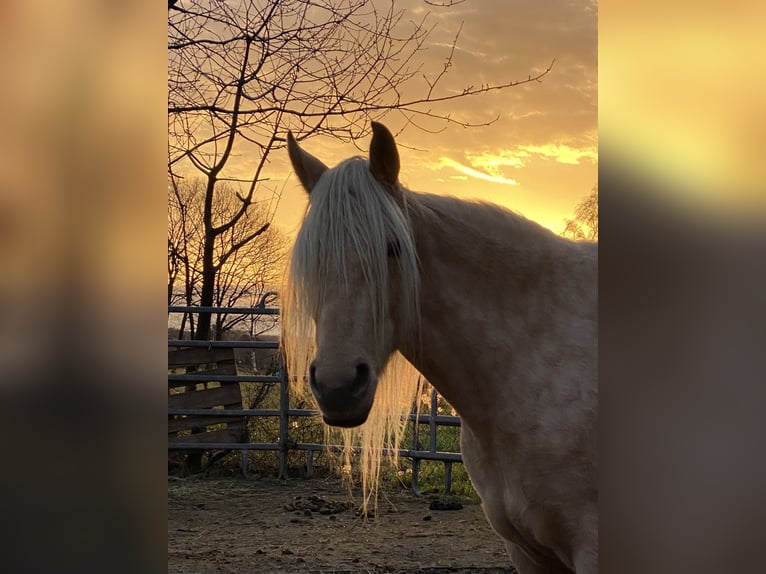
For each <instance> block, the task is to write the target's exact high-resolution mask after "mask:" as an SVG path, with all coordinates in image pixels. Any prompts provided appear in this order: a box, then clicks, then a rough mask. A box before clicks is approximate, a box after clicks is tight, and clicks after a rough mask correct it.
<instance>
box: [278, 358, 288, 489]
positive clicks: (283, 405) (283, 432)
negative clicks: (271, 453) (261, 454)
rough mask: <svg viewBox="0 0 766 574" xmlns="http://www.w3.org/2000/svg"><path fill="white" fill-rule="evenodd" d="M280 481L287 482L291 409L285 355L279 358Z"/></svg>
mask: <svg viewBox="0 0 766 574" xmlns="http://www.w3.org/2000/svg"><path fill="white" fill-rule="evenodd" d="M279 374H280V379H279V480H287V449H288V448H289V440H290V439H289V437H288V417H287V410H288V409H289V408H290V380H289V378H288V376H287V366H286V364H285V358H284V355H283V354H281V353H280V356H279Z"/></svg>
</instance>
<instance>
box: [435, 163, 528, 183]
mask: <svg viewBox="0 0 766 574" xmlns="http://www.w3.org/2000/svg"><path fill="white" fill-rule="evenodd" d="M439 166H440V167H450V168H452V169H454V170H457V171H459V172H460V173H462V174H465V175H466V176H470V177H474V178H476V179H483V180H484V181H491V182H492V183H501V184H504V185H519V182H518V181H516V180H515V179H510V178H507V177H505V176H503V175H491V174H488V173H484V172H483V171H479V170H477V169H474V168H472V167H468V166H467V165H463V164H462V163H460V162H458V161H455V160H454V159H451V158H448V157H442V158H441V160H440V161H439ZM458 177H459V176H458Z"/></svg>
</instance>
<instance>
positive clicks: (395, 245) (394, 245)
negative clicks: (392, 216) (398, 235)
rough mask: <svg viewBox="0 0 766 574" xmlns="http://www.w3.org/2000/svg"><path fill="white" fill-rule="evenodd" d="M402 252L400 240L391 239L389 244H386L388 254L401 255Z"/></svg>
mask: <svg viewBox="0 0 766 574" xmlns="http://www.w3.org/2000/svg"><path fill="white" fill-rule="evenodd" d="M401 252H402V248H401V247H400V246H399V242H398V241H389V242H388V245H387V246H386V254H387V255H388V256H389V257H395V258H397V257H399V255H400V254H401Z"/></svg>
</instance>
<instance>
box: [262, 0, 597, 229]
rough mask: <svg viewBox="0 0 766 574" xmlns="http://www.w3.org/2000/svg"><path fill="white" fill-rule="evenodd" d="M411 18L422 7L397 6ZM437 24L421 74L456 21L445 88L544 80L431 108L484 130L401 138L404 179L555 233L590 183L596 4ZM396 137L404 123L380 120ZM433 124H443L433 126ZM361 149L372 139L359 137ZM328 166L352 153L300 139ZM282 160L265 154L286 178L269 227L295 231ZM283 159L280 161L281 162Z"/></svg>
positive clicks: (501, 11) (518, 5) (301, 200)
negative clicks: (489, 205)
mask: <svg viewBox="0 0 766 574" xmlns="http://www.w3.org/2000/svg"><path fill="white" fill-rule="evenodd" d="M407 4H409V5H410V6H411V7H413V8H412V9H413V12H414V13H415V15H420V14H421V13H422V12H424V11H425V10H426V8H427V6H426V5H425V4H424V3H423V2H422V1H421V0H411V1H409V2H405V3H403V4H402V5H407ZM431 17H432V19H433V21H434V22H435V23H436V24H437V27H436V29H435V30H434V31H433V33H432V35H431V37H430V44H431V45H430V46H429V48H428V50H427V51H426V52H425V56H424V71H433V72H434V73H435V72H438V70H439V69H440V68H441V66H442V62H443V61H444V58H445V57H446V55H447V54H448V50H449V44H450V43H451V41H452V39H453V38H454V36H455V33H456V31H457V29H458V27H459V26H460V23H461V22H462V23H463V28H462V32H461V36H460V39H459V41H458V49H457V50H456V53H455V56H454V59H453V67H452V68H451V70H450V72H449V75H448V76H447V78H446V80H447V81H446V82H445V83H444V85H443V86H442V90H443V92H442V93H449V91H450V90H460V89H462V88H464V87H466V86H471V85H474V86H475V85H480V84H482V83H487V82H489V83H503V82H508V81H510V80H515V79H524V78H526V77H527V76H528V75H529V74H535V73H536V72H539V71H541V70H542V69H544V68H545V67H547V66H548V65H549V64H550V62H551V61H552V60H553V59H554V58H555V60H556V63H555V64H554V67H553V70H552V71H551V72H550V74H548V76H547V77H545V78H544V80H543V81H542V82H541V83H532V84H527V85H524V86H520V87H515V88H510V89H507V90H504V91H501V92H499V93H490V94H486V95H481V96H477V97H472V98H466V99H463V100H458V101H453V102H450V103H448V104H447V105H442V106H441V107H435V108H434V110H435V111H438V112H440V113H448V114H450V115H452V116H453V117H456V118H459V119H461V120H466V121H471V122H476V123H481V122H486V121H489V120H491V119H493V118H494V117H496V116H498V115H499V116H500V119H499V120H498V121H497V122H495V123H494V124H492V125H491V126H489V127H476V128H470V129H464V128H462V127H458V126H447V127H446V129H445V130H444V131H443V132H441V133H438V134H429V133H425V132H423V131H420V130H418V129H415V128H413V127H408V128H407V129H406V130H405V131H404V132H403V133H401V134H400V135H399V136H398V138H397V141H398V143H399V146H400V149H399V151H400V154H401V163H402V169H401V176H400V179H401V181H402V183H403V184H404V185H405V186H406V187H408V188H409V189H412V190H416V191H423V192H429V193H439V194H451V195H456V196H459V197H466V198H469V197H470V198H481V199H485V200H488V201H492V202H496V203H500V204H502V205H505V206H507V207H509V208H511V209H513V210H515V211H517V212H519V213H522V214H523V215H525V216H526V217H528V218H530V219H534V220H536V221H538V222H539V223H541V224H543V225H546V226H547V227H549V228H551V229H553V230H554V231H556V232H559V231H561V229H562V228H563V222H562V221H563V219H564V218H565V217H571V215H572V213H573V211H574V207H575V205H576V204H577V202H578V201H579V200H580V199H581V198H582V197H583V196H584V195H586V194H588V192H589V191H590V190H591V188H592V187H593V185H594V184H595V183H596V182H597V180H598V165H597V163H598V141H597V138H598V132H597V130H598V116H597V103H598V96H597V78H598V73H597V9H596V4H595V2H593V3H590V2H567V1H552V2H538V1H536V0H523V1H517V2H492V3H491V9H490V8H489V7H488V4H487V3H486V2H477V1H475V0H468V1H467V2H464V3H462V4H458V5H456V6H454V7H452V8H450V9H443V8H442V9H438V10H437V9H432V14H431ZM382 121H383V123H385V124H386V125H387V126H388V127H389V128H390V129H391V130H392V131H393V132H394V133H397V132H398V131H399V130H401V128H402V127H403V126H404V123H405V122H404V120H403V118H402V117H401V116H400V115H399V114H397V113H395V112H394V113H390V114H389V115H388V116H386V117H385V118H384V119H383V120H382ZM428 127H429V128H439V127H441V124H439V123H438V122H433V123H432V124H430V125H429V126H428ZM358 144H359V145H360V146H361V147H362V149H364V150H365V153H366V149H367V146H368V145H369V140H367V141H361V142H358ZM303 146H304V147H305V149H307V150H308V151H310V152H311V153H312V154H314V155H316V156H318V157H319V158H320V159H322V160H323V161H324V162H325V163H326V164H328V165H334V164H335V163H337V162H338V161H341V160H343V159H345V158H347V157H349V156H352V155H356V154H358V153H359V152H358V150H357V149H355V147H354V146H352V145H348V144H340V143H338V142H335V141H327V140H324V139H322V138H321V137H316V138H311V139H308V140H305V141H304V142H303ZM286 155H287V154H286V153H285V152H284V151H282V152H277V153H276V154H274V157H273V158H272V170H273V175H272V177H274V178H275V180H277V181H284V178H285V177H289V178H290V179H289V180H288V181H287V183H286V185H285V188H284V192H283V196H282V201H281V204H280V205H279V208H278V210H277V212H276V217H275V223H276V224H277V225H279V226H280V227H282V228H284V229H285V231H288V232H291V231H292V230H294V229H295V228H296V227H297V225H299V223H300V220H301V217H302V215H303V212H304V209H305V205H306V197H305V194H304V193H303V191H302V190H301V188H300V186H299V184H298V182H297V180H296V179H295V177H294V176H293V175H289V176H288V174H287V173H286V171H287V170H288V169H289V168H288V166H287V162H286V157H284V156H286ZM279 156H282V157H279Z"/></svg>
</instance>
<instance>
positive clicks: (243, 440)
mask: <svg viewBox="0 0 766 574" xmlns="http://www.w3.org/2000/svg"><path fill="white" fill-rule="evenodd" d="M265 301H266V296H264V297H263V298H262V299H261V301H260V303H259V304H258V305H256V306H254V307H251V308H249V307H183V306H169V307H168V314H169V316H171V315H174V314H199V313H212V314H222V313H226V314H228V315H243V316H250V317H255V316H262V315H267V316H268V315H270V316H274V315H278V314H279V309H277V308H275V307H267V306H266V305H265ZM251 325H252V321H251ZM176 349H187V350H189V349H197V350H199V351H201V353H200V354H199V355H200V356H201V357H202V358H201V359H199V361H200V362H204V361H207V360H208V359H206V358H204V357H205V356H207V354H209V355H210V359H209V361H210V362H211V363H213V362H216V361H218V360H220V359H219V358H218V355H216V353H219V354H221V350H233V349H251V350H252V351H253V353H255V351H256V350H262V351H263V350H270V351H271V352H272V353H274V354H275V356H276V358H277V361H278V364H277V368H276V372H275V373H274V374H268V375H264V374H247V373H240V372H237V370H236V369H235V370H234V371H233V372H231V373H229V371H222V370H220V369H213V370H207V371H201V372H192V373H183V374H178V373H170V372H169V373H168V387H169V393H170V392H171V391H170V389H172V388H174V387H175V388H177V387H180V386H182V385H196V384H199V383H205V386H206V387H207V386H208V384H209V383H211V382H214V383H216V384H218V385H219V387H218V388H223V386H224V385H232V384H239V383H260V384H271V385H278V386H279V406H278V408H271V409H258V408H255V409H248V408H236V407H232V405H231V403H228V404H227V405H224V406H223V408H211V407H210V406H205V407H199V406H197V408H194V407H179V406H173V402H175V401H170V402H169V406H168V420H169V427H168V428H169V433H168V437H169V438H168V450H185V451H190V450H200V451H213V450H226V451H228V450H240V451H241V452H242V454H243V465H242V469H243V473H245V474H247V463H246V456H247V452H248V451H251V450H268V451H276V452H277V453H278V458H279V478H280V479H286V478H288V453H289V452H290V451H304V452H305V456H306V475H307V476H311V475H312V473H313V460H314V455H315V453H317V452H321V451H323V450H325V449H330V450H332V451H336V452H338V451H340V450H342V448H343V447H342V446H341V445H325V444H320V443H313V442H298V441H296V440H293V439H292V438H291V437H290V433H289V429H290V421H291V419H295V418H298V417H318V416H320V413H319V411H317V410H311V409H291V408H290V384H289V379H288V374H287V372H286V369H285V367H284V361H283V360H282V354H281V351H280V348H279V342H278V340H276V339H275V340H271V341H262V340H261V341H259V340H223V341H220V340H210V341H198V340H185V339H178V338H168V352H169V357H170V356H171V355H170V353H172V352H173V350H176ZM204 351H207V353H205V352H204ZM173 364H175V363H174V362H171V361H170V359H169V362H168V366H169V371H170V367H171V366H172V365H173ZM221 373H224V374H221ZM227 373H229V374H227ZM206 390H208V391H209V390H210V389H206ZM208 394H210V395H214V394H215V395H218V394H222V393H208ZM438 401H439V395H438V393H437V391H436V390H435V389H433V390H432V392H431V397H430V409H429V412H428V413H420V414H416V412H415V411H416V409H415V408H414V407H413V412H412V413H411V414H410V415H409V416H408V421H409V423H411V424H412V425H413V433H412V436H413V441H412V444H411V445H410V448H400V449H399V456H400V457H406V458H410V459H411V460H412V489H413V491H414V492H415V493H416V494H419V483H418V481H419V475H420V462H421V461H423V460H427V461H441V462H443V463H444V471H445V472H444V488H445V491H446V492H449V491H450V490H451V482H452V478H451V477H452V465H453V464H454V463H461V462H462V458H461V455H460V452H452V451H446V452H445V451H439V450H437V435H438V430H439V427H444V426H451V427H459V426H460V418H459V417H457V416H449V415H439V414H437V407H438ZM189 402H190V401H187V403H189ZM194 402H196V403H199V402H200V401H194ZM240 406H241V404H240ZM240 417H243V418H247V417H274V418H278V419H279V435H278V438H277V439H276V441H274V442H256V441H253V440H252V438H253V437H250V436H243V435H238V434H237V433H236V432H230V433H228V434H227V433H223V434H222V433H215V434H214V433H208V434H209V436H212V437H213V438H212V440H208V439H207V438H206V437H205V435H204V433H200V435H199V436H198V437H197V438H195V439H194V440H189V435H187V436H185V437H182V438H179V437H178V436H177V432H176V433H174V432H172V431H173V430H176V431H177V429H178V428H179V427H182V426H183V425H182V424H179V423H178V422H175V423H173V422H172V421H178V420H179V419H180V420H181V421H183V420H184V419H187V420H191V419H193V420H194V421H195V423H194V424H196V425H198V426H199V427H203V426H204V425H205V424H208V425H212V424H216V422H218V421H220V422H223V421H236V420H237V419H238V418H240ZM242 420H244V419H242ZM208 421H209V422H208ZM421 425H428V445H422V444H420V442H419V440H418V437H419V436H420V432H418V431H419V429H420V426H421ZM236 428H239V427H236ZM221 437H224V438H225V439H226V440H223V441H222V440H217V439H221ZM192 438H194V437H192ZM255 438H257V437H255Z"/></svg>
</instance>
